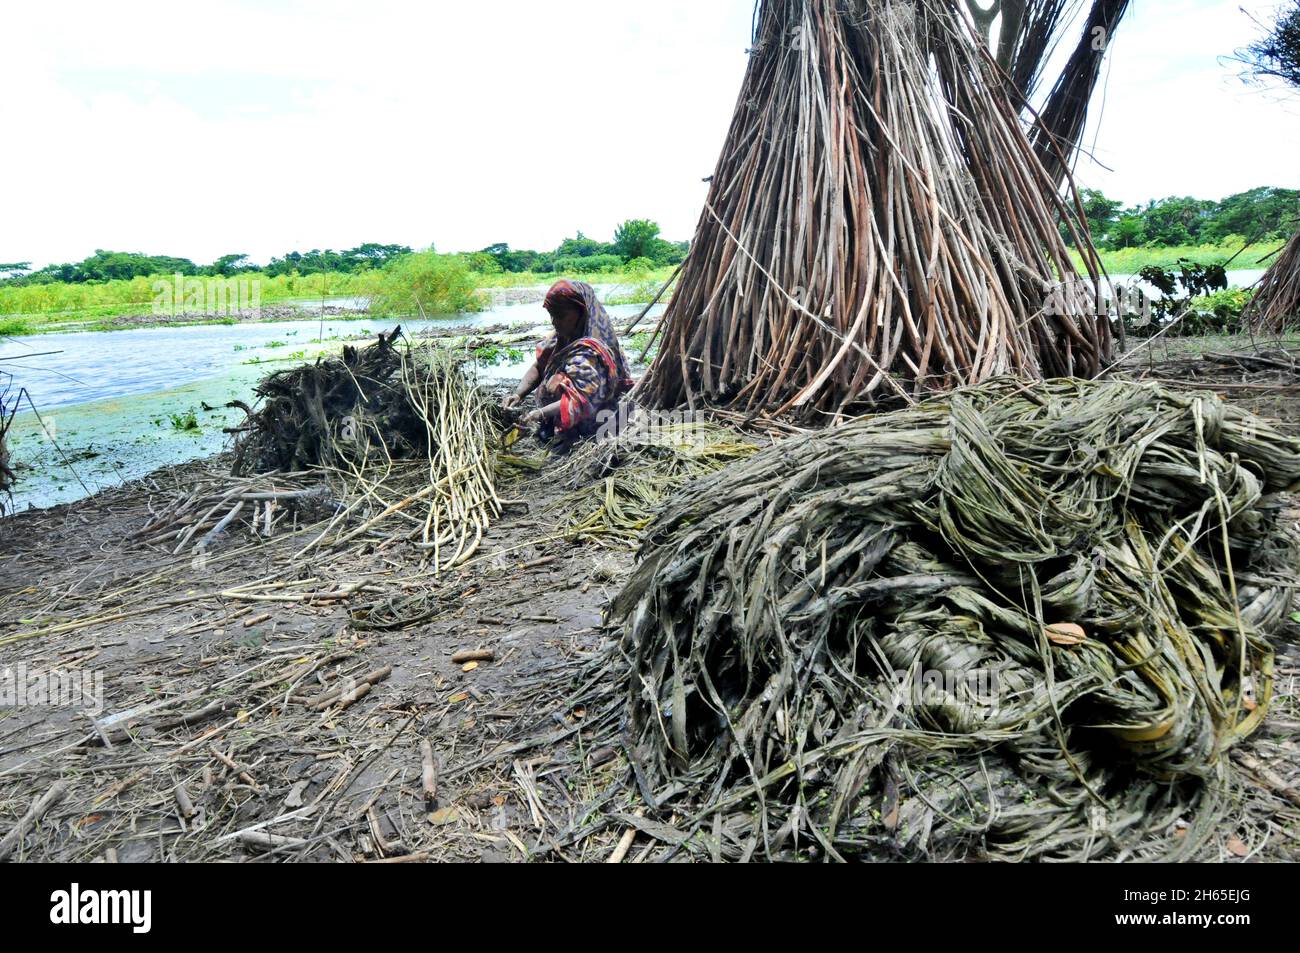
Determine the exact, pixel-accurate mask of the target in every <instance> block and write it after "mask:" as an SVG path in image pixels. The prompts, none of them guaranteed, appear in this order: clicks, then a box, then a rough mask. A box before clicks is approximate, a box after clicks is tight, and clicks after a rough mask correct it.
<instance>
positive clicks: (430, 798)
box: [420, 739, 438, 808]
mask: <svg viewBox="0 0 1300 953" xmlns="http://www.w3.org/2000/svg"><path fill="white" fill-rule="evenodd" d="M420 759H421V761H422V762H423V765H422V773H421V775H422V776H421V780H422V786H423V788H424V806H425V807H426V808H432V807H433V806H434V805H435V804H437V803H438V763H437V762H436V761H435V760H434V757H433V745H431V744H429V742H428V740H427V739H426V740H422V741H421V742H420Z"/></svg>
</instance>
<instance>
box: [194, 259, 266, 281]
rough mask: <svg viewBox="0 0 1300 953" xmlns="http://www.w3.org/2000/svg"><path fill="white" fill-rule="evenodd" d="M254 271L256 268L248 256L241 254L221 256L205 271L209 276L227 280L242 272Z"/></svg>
mask: <svg viewBox="0 0 1300 953" xmlns="http://www.w3.org/2000/svg"><path fill="white" fill-rule="evenodd" d="M256 270H257V266H256V265H255V264H253V263H252V262H251V261H249V260H248V256H247V255H245V254H243V253H240V254H237V255H222V256H221V257H220V258H218V259H217V260H216V261H214V262H213V263H212V264H211V265H209V266H208V267H207V268H206V269H205V271H207V272H208V273H209V274H212V275H220V276H221V277H223V278H228V277H230V276H231V275H237V274H239V273H240V272H244V271H256Z"/></svg>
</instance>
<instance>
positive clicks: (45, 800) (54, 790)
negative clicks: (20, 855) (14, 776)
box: [0, 781, 68, 860]
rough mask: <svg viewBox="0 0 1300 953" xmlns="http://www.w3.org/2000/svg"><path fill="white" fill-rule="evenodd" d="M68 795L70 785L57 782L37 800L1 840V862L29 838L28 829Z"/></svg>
mask: <svg viewBox="0 0 1300 953" xmlns="http://www.w3.org/2000/svg"><path fill="white" fill-rule="evenodd" d="M67 795H68V783H67V782H66V781H56V782H55V783H54V784H53V785H52V786H51V787H50V789H49V790H48V791H46V792H45V793H44V794H42V795H41V796H40V797H39V798H37V799H36V800H35V801H34V802H33V803H32V806H31V807H30V808H29V809H28V811H27V813H26V814H24V815H23V816H22V817H20V818H19V819H18V823H17V824H15V825H14V827H13V829H12V830H11V831H10V832H9V833H8V834H6V835H5V836H4V838H3V839H2V840H0V860H7V859H8V858H9V855H10V854H11V853H13V851H14V849H15V848H16V847H17V846H18V844H19V843H20V842H21V841H22V839H23V838H24V837H25V836H27V829H28V828H29V827H31V826H32V825H34V824H36V823H37V822H38V821H40V819H41V818H42V817H44V816H45V812H46V811H48V810H49V809H50V808H52V807H53V806H54V805H56V804H58V803H59V802H60V801H62V800H63V799H64V798H65V797H67Z"/></svg>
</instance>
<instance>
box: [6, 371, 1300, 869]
mask: <svg viewBox="0 0 1300 953" xmlns="http://www.w3.org/2000/svg"><path fill="white" fill-rule="evenodd" d="M1275 365H1276V362H1274V364H1270V363H1268V361H1267V360H1265V361H1264V362H1263V363H1261V362H1259V361H1246V362H1242V361H1237V360H1230V361H1227V362H1224V361H1220V360H1217V359H1215V358H1213V357H1211V358H1205V357H1204V356H1203V355H1200V354H1195V355H1189V354H1188V353H1184V352H1177V353H1163V354H1161V355H1159V359H1152V360H1150V361H1149V362H1147V364H1146V365H1144V366H1143V367H1141V368H1137V369H1135V371H1134V373H1135V374H1136V375H1137V376H1149V377H1152V378H1158V379H1163V380H1177V381H1180V382H1184V383H1187V382H1191V383H1194V384H1196V385H1197V386H1201V387H1205V386H1215V387H1216V388H1217V389H1219V390H1220V391H1221V392H1222V393H1225V394H1226V395H1228V396H1229V397H1231V398H1232V399H1234V400H1238V401H1241V402H1243V403H1246V404H1248V405H1250V406H1253V407H1255V408H1256V409H1257V410H1259V411H1261V412H1262V413H1264V414H1265V415H1266V416H1269V417H1271V418H1274V419H1276V420H1278V421H1279V422H1280V423H1281V424H1282V425H1283V426H1284V427H1286V428H1287V429H1288V430H1289V431H1291V432H1293V433H1295V432H1300V428H1298V427H1297V422H1298V421H1300V416H1297V410H1300V400H1298V399H1297V398H1298V397H1300V378H1297V377H1296V376H1295V374H1294V369H1292V370H1291V371H1288V370H1286V368H1284V367H1281V366H1280V365H1279V366H1275ZM227 464H228V461H227V460H226V459H224V458H216V459H213V460H210V461H204V462H201V463H197V464H191V465H187V466H183V467H175V468H170V469H165V470H161V471H159V472H157V473H155V474H154V475H152V476H151V477H149V478H148V479H145V480H142V481H138V482H136V483H133V484H130V485H127V486H124V487H121V488H119V489H116V490H113V491H111V492H107V493H103V494H100V495H99V496H96V497H94V498H92V499H88V500H85V501H82V502H79V503H76V504H72V505H68V506H61V507H57V508H54V509H50V510H45V511H38V512H29V513H23V514H20V515H18V516H16V517H11V518H8V519H5V520H2V521H0V668H9V669H12V670H15V671H17V670H19V669H20V668H21V670H22V671H24V672H27V673H34V672H35V673H39V672H50V671H60V672H64V673H70V674H85V675H88V676H91V677H92V682H88V683H86V684H87V685H93V676H94V675H95V674H99V675H102V711H99V712H97V716H96V718H95V719H94V720H92V718H91V717H89V716H88V714H86V713H84V712H82V711H80V710H78V709H77V707H75V706H74V707H67V706H63V707H50V706H39V707H33V706H30V705H28V706H23V705H9V704H8V703H0V781H2V782H3V783H2V784H0V832H8V831H10V830H11V829H13V828H14V827H15V825H16V824H17V823H18V821H19V818H21V817H23V816H24V815H25V814H26V813H27V812H28V811H29V808H31V807H32V805H33V802H34V801H36V800H38V799H40V798H42V796H45V795H49V800H50V806H48V808H47V809H46V810H45V811H44V816H43V819H42V820H41V821H40V822H39V823H34V824H31V825H28V826H27V827H26V828H25V830H24V834H23V836H22V837H18V838H11V839H10V842H9V844H8V845H7V846H8V847H9V849H10V850H11V856H10V859H19V860H45V861H67V860H94V861H109V862H112V861H118V862H127V861H168V860H219V859H231V860H248V861H266V860H315V861H331V860H337V861H344V862H354V861H380V862H405V861H423V860H481V861H507V860H510V861H517V860H523V859H537V858H542V859H552V860H580V859H604V858H606V857H608V856H609V854H610V853H611V852H613V851H615V850H616V849H617V847H616V845H618V844H619V842H620V840H624V842H626V838H625V837H624V834H625V832H630V831H632V830H634V829H635V830H636V831H637V833H636V834H635V836H634V837H633V839H632V841H631V845H632V846H631V849H630V851H629V852H628V853H627V856H628V859H630V860H638V859H641V858H643V857H644V856H646V855H647V854H648V852H649V851H650V850H651V849H652V848H653V847H655V846H657V841H656V838H665V837H671V836H672V835H671V832H667V831H665V830H664V829H662V828H660V827H657V826H656V825H654V824H653V823H652V822H649V821H646V820H643V819H640V818H639V817H638V816H636V815H635V813H634V805H633V803H632V800H631V798H632V795H631V793H630V791H629V788H628V786H627V785H626V784H624V783H623V780H624V779H625V776H626V773H627V768H626V762H625V761H624V759H623V756H622V754H621V753H620V752H616V751H614V750H613V749H609V748H596V747H595V746H596V739H597V738H606V737H608V734H609V733H608V730H603V731H597V730H596V727H595V726H593V725H590V724H588V723H587V722H588V714H589V713H588V711H587V710H586V709H585V707H584V705H583V703H582V701H581V699H582V698H583V697H584V696H583V695H582V693H581V692H578V693H576V694H575V692H574V678H575V675H576V673H577V672H578V670H579V666H580V664H581V662H582V661H583V660H584V659H585V658H587V657H589V656H591V654H592V653H595V652H596V651H597V650H598V649H600V647H601V646H602V643H603V642H604V641H605V640H606V639H608V638H609V634H608V633H606V632H605V631H603V629H602V613H603V610H604V607H605V605H606V603H607V601H608V600H609V598H610V597H611V596H612V595H613V594H614V593H615V592H616V591H617V589H618V587H619V584H620V580H621V579H622V578H623V577H624V576H625V575H626V573H627V572H628V570H629V569H630V567H631V565H632V558H633V557H632V553H631V552H629V551H628V550H627V549H625V548H610V547H602V546H599V545H595V544H592V543H585V544H576V543H572V542H568V541H564V540H562V539H558V538H557V528H558V523H559V518H560V517H559V509H558V508H557V502H558V501H559V500H560V499H561V497H563V495H564V494H565V492H566V488H565V487H564V486H563V485H561V484H560V483H559V482H558V481H557V480H556V479H555V471H554V470H553V469H545V470H542V471H540V472H530V471H526V470H521V471H519V472H517V473H516V474H515V475H514V476H513V477H512V478H511V479H510V480H509V481H507V482H506V483H505V485H504V487H503V489H502V496H503V498H505V497H508V498H510V500H511V501H512V502H511V503H510V505H508V506H507V509H506V512H505V513H504V514H503V515H502V517H501V518H500V519H499V520H498V521H497V522H496V523H495V524H494V526H493V527H492V529H491V531H490V533H489V535H488V536H487V537H486V538H485V539H484V541H483V543H482V546H481V549H480V550H479V554H478V555H477V556H476V558H475V559H474V561H473V562H471V563H470V564H468V565H466V566H465V567H464V568H462V569H460V570H458V571H455V572H454V573H451V574H450V575H448V576H446V577H444V578H434V577H432V576H431V575H429V574H428V572H427V571H426V570H424V569H422V568H421V558H422V557H421V555H420V554H418V553H413V552H410V551H407V550H403V549H402V548H401V547H400V546H397V545H392V544H387V543H378V544H376V545H372V546H368V547H365V548H363V549H362V550H360V551H348V552H345V553H340V554H337V555H333V556H323V557H322V556H313V557H311V558H310V559H307V560H304V561H301V562H299V563H296V564H290V563H289V562H288V557H290V556H291V555H292V554H293V553H294V552H296V551H298V550H299V549H300V548H301V547H302V546H303V545H304V544H305V542H306V541H307V540H308V539H309V538H310V537H311V536H312V535H313V533H312V530H311V529H310V528H309V527H308V526H307V525H306V524H307V523H309V522H310V521H311V520H312V519H313V514H312V513H310V512H306V511H304V513H302V514H301V515H300V516H299V517H298V524H297V526H296V527H295V525H294V523H293V522H292V520H290V519H288V518H286V519H285V522H283V523H282V524H280V525H279V526H278V527H277V528H276V529H275V531H274V532H273V534H272V536H271V537H270V538H269V539H262V538H257V537H254V536H253V535H252V534H251V532H250V531H249V530H248V529H247V528H245V529H244V530H241V531H240V533H238V534H236V535H234V536H233V537H232V538H229V539H227V540H226V541H225V543H223V544H221V545H219V546H218V547H217V548H216V549H214V550H213V551H212V552H211V553H210V554H209V555H208V556H207V557H206V558H205V559H198V560H195V559H193V558H191V557H188V556H179V557H175V556H172V555H170V554H169V552H168V551H167V549H166V548H164V547H162V546H159V545H156V544H151V543H149V542H147V541H142V540H132V539H131V537H132V535H133V534H136V533H137V532H138V531H139V530H140V529H141V528H142V527H143V526H145V525H146V524H147V523H148V522H149V521H150V519H151V516H152V514H154V513H155V512H157V511H158V510H160V509H161V508H162V507H163V506H165V505H166V504H167V503H168V502H169V501H171V500H173V499H175V498H176V497H177V496H178V495H181V494H184V493H185V492H187V491H188V489H189V488H191V487H193V486H194V485H196V484H198V483H201V482H202V481H203V480H206V479H212V480H217V479H220V478H221V477H223V476H224V475H225V468H226V466H227ZM323 505H325V506H326V507H328V500H326V501H323ZM1297 515H1300V514H1297ZM358 587H359V588H358ZM354 590H355V591H354ZM393 616H397V617H399V618H400V620H405V622H406V623H407V624H405V625H401V626H399V627H395V628H392V629H383V628H379V629H376V628H374V627H373V626H374V625H376V624H380V623H383V622H384V621H385V620H389V621H392V617H393ZM1298 635H1300V632H1297V627H1293V628H1292V630H1291V631H1290V632H1289V633H1288V634H1287V636H1286V638H1285V641H1284V642H1283V644H1282V645H1280V646H1279V653H1278V663H1277V690H1278V697H1277V698H1276V700H1275V703H1274V709H1273V712H1272V714H1271V717H1270V719H1269V721H1268V722H1267V723H1266V726H1265V728H1264V729H1263V730H1261V731H1260V732H1259V733H1257V734H1256V735H1255V736H1254V737H1253V738H1252V739H1251V740H1250V741H1249V743H1248V744H1246V745H1243V746H1242V747H1241V749H1240V750H1239V751H1238V752H1236V754H1235V755H1234V757H1235V758H1236V759H1237V761H1238V764H1239V765H1240V766H1242V768H1243V770H1244V771H1245V773H1246V775H1247V776H1248V777H1249V778H1251V779H1252V783H1255V784H1256V788H1255V789H1253V790H1252V791H1251V796H1250V798H1249V803H1248V804H1246V805H1244V806H1243V809H1242V810H1241V811H1240V812H1238V814H1237V815H1235V816H1234V819H1233V821H1232V822H1231V824H1229V825H1226V826H1225V828H1224V829H1223V830H1222V831H1221V832H1220V836H1219V838H1218V841H1217V849H1218V854H1219V857H1220V858H1221V859H1223V860H1227V861H1240V860H1244V859H1249V860H1255V859H1297V858H1300V795H1298V794H1297V793H1296V792H1297V782H1298V781H1300V745H1298V743H1297V729H1300V684H1298V683H1297V675H1300V647H1298V644H1297V637H1298ZM468 650H487V651H490V652H491V653H492V655H493V658H492V660H490V661H480V662H478V664H477V665H473V664H469V663H458V662H455V661H453V656H454V655H456V654H457V653H460V652H463V651H468ZM390 667H391V671H388V669H389V668H390ZM370 675H373V676H374V680H373V687H371V688H369V689H368V690H366V691H358V690H357V686H358V685H363V684H365V680H366V677H367V676H370ZM340 686H341V687H342V688H344V689H352V691H353V694H354V695H357V696H358V697H356V699H355V701H352V700H351V696H344V698H343V700H342V701H341V702H340V701H339V700H338V699H334V700H331V699H329V698H328V695H329V693H330V692H331V690H332V689H335V688H337V687H340ZM597 688H599V686H597ZM589 690H590V689H589ZM92 692H93V688H92ZM603 727H604V728H605V729H608V725H605V726H603ZM524 737H528V738H532V739H534V740H535V739H537V738H539V737H546V738H548V739H549V741H548V743H546V744H542V745H534V746H528V747H521V746H520V744H519V739H521V738H524ZM425 743H427V745H428V749H429V750H428V752H425V751H424V748H423V746H424V744H425ZM593 749H594V750H593ZM429 754H432V761H431V762H430V759H429V757H428V755H429ZM428 768H431V769H432V770H431V772H430V771H429V770H427V769H428ZM430 773H431V775H432V776H429V775H430ZM593 804H602V814H603V816H602V818H600V819H599V820H593V819H592V817H591V805H593ZM5 848H6V845H5V844H3V843H0V856H2V855H3V854H4V852H5Z"/></svg>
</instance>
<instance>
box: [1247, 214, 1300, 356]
mask: <svg viewBox="0 0 1300 953" xmlns="http://www.w3.org/2000/svg"><path fill="white" fill-rule="evenodd" d="M1248 317H1249V319H1250V324H1251V327H1253V328H1254V329H1255V330H1256V331H1258V332H1260V333H1263V334H1281V333H1283V332H1284V331H1293V330H1295V328H1296V326H1297V325H1300V232H1297V233H1296V234H1295V237H1294V238H1292V239H1291V241H1290V242H1289V243H1288V244H1287V246H1286V248H1284V249H1282V254H1281V255H1279V256H1278V259H1277V261H1275V262H1274V263H1273V265H1272V266H1271V267H1270V268H1269V269H1268V271H1266V272H1265V273H1264V277H1263V278H1261V279H1260V280H1259V285H1258V286H1257V287H1256V291H1255V297H1254V298H1253V299H1252V300H1251V303H1250V310H1249V312H1248Z"/></svg>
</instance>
